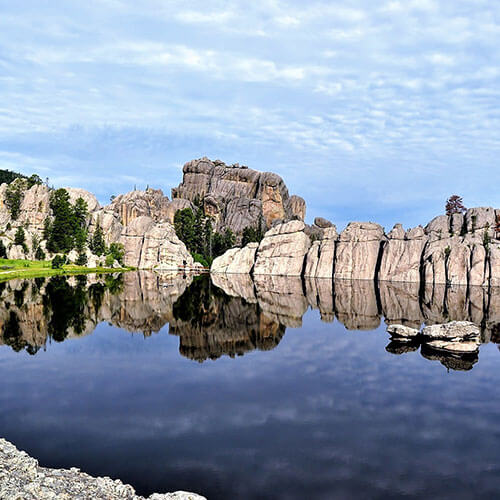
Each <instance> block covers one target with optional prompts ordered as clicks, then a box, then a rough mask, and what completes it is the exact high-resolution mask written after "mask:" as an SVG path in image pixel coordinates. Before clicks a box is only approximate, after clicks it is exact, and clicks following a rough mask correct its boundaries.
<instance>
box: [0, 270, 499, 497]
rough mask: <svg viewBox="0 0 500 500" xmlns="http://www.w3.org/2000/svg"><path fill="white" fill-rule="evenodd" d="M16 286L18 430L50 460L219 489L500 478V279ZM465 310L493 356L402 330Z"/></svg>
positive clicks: (398, 490)
mask: <svg viewBox="0 0 500 500" xmlns="http://www.w3.org/2000/svg"><path fill="white" fill-rule="evenodd" d="M216 285H218V286H216ZM1 287H2V295H1V301H2V302H1V304H0V321H1V323H2V333H3V337H2V338H3V340H2V344H4V345H1V346H0V380H1V384H0V404H1V408H2V411H1V412H0V436H2V437H5V438H6V439H8V440H10V441H12V442H13V443H14V444H15V445H16V446H18V447H19V448H21V449H23V450H26V451H27V452H28V453H29V454H31V455H32V456H34V457H36V458H38V459H39V461H40V463H41V464H42V465H44V466H49V467H71V466H77V467H80V468H81V469H82V470H84V471H86V472H89V473H91V474H93V475H101V476H102V475H109V476H111V477H113V478H120V479H121V480H123V481H125V482H128V483H130V484H132V485H133V486H134V487H135V488H136V490H137V491H138V492H139V493H141V494H144V495H149V494H150V493H152V492H154V491H173V490H177V489H186V490H191V491H196V492H199V493H201V494H203V495H205V496H207V497H208V498H211V499H215V498H217V499H218V498H259V499H261V498H325V499H326V498H328V499H330V498H391V497H401V496H407V497H417V498H429V497H441V498H470V497H475V498H492V497H493V496H496V494H497V492H498V491H499V489H500V428H499V426H498V425H497V424H498V422H500V384H499V383H498V374H499V373H500V371H499V365H500V353H499V351H498V348H497V345H496V344H495V343H494V341H495V340H498V339H499V337H500V335H499V333H500V328H499V327H498V325H499V324H500V292H496V293H492V294H488V293H486V292H484V291H483V290H471V291H469V292H467V291H466V290H463V289H449V290H444V289H440V288H436V289H434V290H421V291H419V290H418V287H413V286H409V285H399V286H396V285H387V284H382V285H380V286H379V287H375V285H374V284H372V283H368V282H341V283H335V285H333V283H331V282H330V281H328V280H322V281H306V282H302V281H301V280H295V279H266V280H263V281H260V282H256V283H253V282H251V281H250V280H249V279H244V278H233V279H232V280H227V279H223V278H221V277H216V278H214V283H212V282H211V281H210V279H209V278H208V277H202V278H198V279H195V280H194V281H193V280H192V278H186V279H183V277H182V276H179V277H176V278H169V277H157V276H156V275H154V274H148V273H129V274H126V275H124V276H121V277H119V276H116V277H115V278H110V277H108V278H106V279H104V278H103V277H88V278H78V279H75V278H71V279H68V280H66V279H64V278H55V279H52V280H41V279H39V280H29V281H16V282H10V283H7V284H4V285H1ZM221 287H222V288H221ZM449 319H468V320H472V321H474V322H476V323H477V324H479V325H481V327H482V330H483V339H484V344H482V346H481V349H480V353H479V357H478V358H462V359H461V358H449V357H442V356H439V355H437V354H436V353H432V352H423V353H422V352H421V349H420V348H418V347H417V346H416V347H415V350H414V351H412V352H406V353H403V354H399V355H398V354H397V353H401V352H402V351H403V349H401V348H400V346H397V345H396V346H395V345H393V344H389V337H388V334H387V333H386V331H385V328H386V323H405V324H408V325H413V326H418V325H420V324H422V323H434V322H442V321H446V320H449Z"/></svg>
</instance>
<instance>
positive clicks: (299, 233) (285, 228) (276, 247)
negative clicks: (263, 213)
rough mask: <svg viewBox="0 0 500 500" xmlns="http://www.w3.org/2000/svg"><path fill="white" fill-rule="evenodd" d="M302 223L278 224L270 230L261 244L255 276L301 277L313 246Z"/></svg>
mask: <svg viewBox="0 0 500 500" xmlns="http://www.w3.org/2000/svg"><path fill="white" fill-rule="evenodd" d="M304 228H305V224H304V223H303V222H302V221H291V222H287V223H285V224H278V225H277V226H275V227H273V228H272V229H270V230H269V231H268V232H267V233H266V234H265V236H264V238H263V240H262V241H261V242H260V244H259V248H258V249H257V253H256V257H255V266H254V270H253V273H254V275H259V274H268V275H277V276H301V275H302V270H303V268H304V261H305V257H306V255H307V252H308V250H309V247H310V246H311V241H310V239H309V237H308V236H307V235H306V234H305V233H304Z"/></svg>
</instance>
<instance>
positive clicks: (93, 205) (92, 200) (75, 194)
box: [38, 186, 101, 213]
mask: <svg viewBox="0 0 500 500" xmlns="http://www.w3.org/2000/svg"><path fill="white" fill-rule="evenodd" d="M38 187H39V188H43V187H44V186H38ZM65 189H66V191H67V192H68V194H69V200H70V202H71V203H72V204H74V203H75V202H76V200H77V199H78V198H82V199H83V200H84V201H85V203H86V204H87V209H88V211H89V212H90V213H92V212H95V211H96V210H99V209H100V208H101V205H99V202H98V201H97V198H96V197H95V196H94V195H93V194H92V193H91V192H90V191H87V190H86V189H81V188H72V187H68V188H65Z"/></svg>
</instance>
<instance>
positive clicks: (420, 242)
mask: <svg viewBox="0 0 500 500" xmlns="http://www.w3.org/2000/svg"><path fill="white" fill-rule="evenodd" d="M426 242H427V236H426V234H425V233H424V230H423V228H422V227H421V226H418V227H416V228H413V229H409V230H408V231H406V232H405V230H404V229H403V226H402V225H401V224H396V225H395V226H394V228H393V229H392V231H391V232H390V233H389V234H388V235H387V242H386V243H385V245H384V248H383V252H382V260H381V263H380V271H379V275H378V279H379V280H381V281H406V282H413V283H415V282H416V283H418V282H419V281H420V261H421V259H422V251H423V249H424V246H425V244H426Z"/></svg>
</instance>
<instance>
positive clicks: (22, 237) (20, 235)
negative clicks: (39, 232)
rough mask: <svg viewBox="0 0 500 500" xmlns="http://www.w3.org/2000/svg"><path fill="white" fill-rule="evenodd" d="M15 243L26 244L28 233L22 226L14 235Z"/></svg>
mask: <svg viewBox="0 0 500 500" xmlns="http://www.w3.org/2000/svg"><path fill="white" fill-rule="evenodd" d="M14 245H21V246H26V234H25V233H24V229H23V228H22V227H21V226H19V227H18V228H17V231H16V234H15V236H14Z"/></svg>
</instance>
